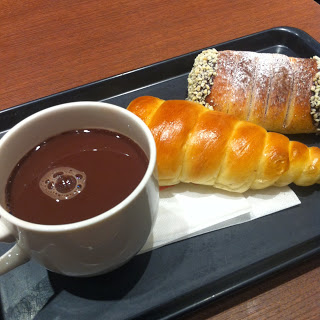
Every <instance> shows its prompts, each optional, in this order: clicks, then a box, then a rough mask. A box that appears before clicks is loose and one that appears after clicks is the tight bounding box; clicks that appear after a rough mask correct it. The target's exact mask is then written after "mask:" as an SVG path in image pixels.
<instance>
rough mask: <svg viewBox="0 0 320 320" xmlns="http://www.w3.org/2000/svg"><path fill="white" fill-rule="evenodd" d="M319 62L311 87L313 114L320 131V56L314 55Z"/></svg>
mask: <svg viewBox="0 0 320 320" xmlns="http://www.w3.org/2000/svg"><path fill="white" fill-rule="evenodd" d="M313 59H314V60H316V62H317V67H318V72H317V73H316V75H315V77H314V79H313V86H312V87H311V91H312V95H311V98H310V103H311V115H312V116H313V119H314V122H315V125H316V126H317V130H318V131H320V128H319V123H320V94H319V92H320V58H319V57H317V56H314V57H313Z"/></svg>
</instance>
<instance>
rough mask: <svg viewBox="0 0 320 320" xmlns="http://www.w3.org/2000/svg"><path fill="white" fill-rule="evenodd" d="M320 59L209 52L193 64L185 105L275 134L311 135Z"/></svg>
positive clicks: (318, 114)
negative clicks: (229, 116) (195, 105)
mask: <svg viewBox="0 0 320 320" xmlns="http://www.w3.org/2000/svg"><path fill="white" fill-rule="evenodd" d="M319 91H320V59H319V57H314V58H312V59H303V58H292V57H287V56H285V55H283V54H270V53H256V52H247V51H231V50H226V51H219V52H218V51H217V50H215V49H209V50H205V51H203V52H201V53H200V54H199V55H198V56H197V57H196V59H195V61H194V65H193V68H192V70H191V72H190V74H189V77H188V98H187V100H190V101H195V102H199V103H200V104H202V105H204V106H205V107H207V108H209V109H212V110H216V111H222V112H226V113H229V114H233V115H235V116H236V117H238V118H239V119H241V120H247V121H251V122H253V123H256V124H258V125H261V126H262V127H264V128H265V129H266V130H268V131H275V132H280V133H286V134H291V133H312V132H316V131H317V130H319V128H318V126H319V121H320V95H319Z"/></svg>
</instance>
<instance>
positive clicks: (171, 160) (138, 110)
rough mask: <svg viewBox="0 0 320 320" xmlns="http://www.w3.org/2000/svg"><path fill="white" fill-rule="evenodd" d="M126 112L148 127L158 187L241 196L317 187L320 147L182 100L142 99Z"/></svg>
mask: <svg viewBox="0 0 320 320" xmlns="http://www.w3.org/2000/svg"><path fill="white" fill-rule="evenodd" d="M128 110H130V111H131V112H133V113H135V114H136V115H137V116H139V117H140V118H141V119H142V120H143V121H144V122H145V123H146V124H147V125H148V127H149V128H150V130H151V132H152V134H153V136H154V139H155V142H156V146H157V164H158V174H159V184H160V186H168V185H174V184H178V183H179V182H187V183H188V182H191V183H195V184H203V185H211V186H214V187H216V188H220V189H224V190H228V191H233V192H244V191H246V190H248V189H250V188H251V189H262V188H266V187H268V186H271V185H276V186H284V185H288V184H290V183H292V182H294V183H295V184H297V185H301V186H308V185H312V184H314V183H320V149H319V148H317V147H311V148H308V147H307V146H306V145H304V144H302V143H300V142H295V141H289V139H288V138H287V137H286V136H284V135H282V134H279V133H274V132H267V131H266V130H265V129H264V128H262V127H261V126H258V125H256V124H253V123H251V122H247V121H241V120H238V119H237V118H236V117H234V116H232V115H228V114H226V113H223V112H218V111H212V110H209V109H207V108H205V107H204V106H202V105H200V104H198V103H195V102H191V101H185V100H168V101H164V100H161V99H158V98H155V97H150V96H145V97H139V98H137V99H135V100H133V101H132V102H131V103H130V104H129V106H128Z"/></svg>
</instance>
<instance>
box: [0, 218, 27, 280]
mask: <svg viewBox="0 0 320 320" xmlns="http://www.w3.org/2000/svg"><path fill="white" fill-rule="evenodd" d="M0 241H3V242H12V241H14V237H13V236H12V234H11V233H10V230H9V229H8V228H7V227H6V226H5V225H4V224H3V222H2V221H1V218H0ZM29 260H30V257H29V255H28V254H26V253H25V252H24V251H23V250H22V249H21V248H20V246H19V244H18V243H17V244H15V245H14V246H13V247H12V248H11V249H10V250H8V251H7V252H6V253H4V254H3V255H2V256H1V257H0V275H3V274H5V273H7V272H8V271H10V270H12V269H14V268H16V267H18V266H20V265H22V264H24V263H26V262H28V261H29Z"/></svg>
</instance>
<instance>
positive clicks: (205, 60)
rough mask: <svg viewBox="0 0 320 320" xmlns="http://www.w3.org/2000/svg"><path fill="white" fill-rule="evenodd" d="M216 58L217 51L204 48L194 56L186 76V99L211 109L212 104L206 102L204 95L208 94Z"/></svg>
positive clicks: (214, 71)
mask: <svg viewBox="0 0 320 320" xmlns="http://www.w3.org/2000/svg"><path fill="white" fill-rule="evenodd" d="M217 60H218V51H217V50H216V49H208V50H204V51H202V52H201V53H200V54H199V55H198V56H197V57H196V59H195V61H194V65H193V68H192V70H191V72H190V73H189V76H188V98H187V99H186V100H189V101H194V102H198V103H200V104H202V105H203V106H205V107H206V108H208V109H211V110H212V106H210V105H209V104H208V103H206V97H207V96H208V95H209V94H210V91H211V87H212V85H213V78H214V76H215V75H216V74H217V73H216V64H217Z"/></svg>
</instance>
